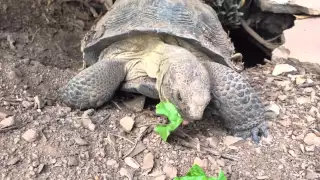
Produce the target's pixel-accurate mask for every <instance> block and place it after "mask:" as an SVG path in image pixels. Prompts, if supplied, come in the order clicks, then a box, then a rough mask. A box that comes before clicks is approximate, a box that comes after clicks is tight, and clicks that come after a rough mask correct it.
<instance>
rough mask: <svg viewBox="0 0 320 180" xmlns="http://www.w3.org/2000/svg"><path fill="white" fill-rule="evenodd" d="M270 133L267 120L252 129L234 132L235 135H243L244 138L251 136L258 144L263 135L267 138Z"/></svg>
mask: <svg viewBox="0 0 320 180" xmlns="http://www.w3.org/2000/svg"><path fill="white" fill-rule="evenodd" d="M268 134H269V132H268V126H267V124H266V123H265V122H263V123H261V124H260V125H258V126H256V127H254V128H252V129H249V130H245V131H240V132H234V133H233V135H234V136H237V137H242V138H243V139H247V138H248V137H250V136H251V139H252V141H253V142H255V143H256V144H258V143H259V142H260V140H261V137H262V136H263V137H265V138H267V137H268Z"/></svg>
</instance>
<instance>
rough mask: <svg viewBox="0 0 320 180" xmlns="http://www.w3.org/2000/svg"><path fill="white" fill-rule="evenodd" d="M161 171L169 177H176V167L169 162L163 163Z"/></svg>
mask: <svg viewBox="0 0 320 180" xmlns="http://www.w3.org/2000/svg"><path fill="white" fill-rule="evenodd" d="M162 171H163V172H164V173H165V174H166V176H167V177H169V178H170V179H173V178H175V177H177V174H178V170H177V168H175V167H174V166H172V165H170V164H165V165H164V167H163V170H162Z"/></svg>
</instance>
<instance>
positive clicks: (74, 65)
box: [0, 0, 320, 180]
mask: <svg viewBox="0 0 320 180" xmlns="http://www.w3.org/2000/svg"><path fill="white" fill-rule="evenodd" d="M52 2H55V1H52ZM0 12H1V13H0V22H1V25H0V83H1V86H0V122H2V123H4V121H8V118H9V119H10V118H12V117H13V119H14V121H15V123H14V125H12V126H9V127H7V128H2V129H0V179H3V180H9V179H14V180H20V179H21V180H22V179H24V180H25V179H47V180H49V179H57V180H58V179H81V180H82V179H83V180H88V179H126V178H125V177H121V174H123V172H125V171H127V172H128V173H129V174H130V175H131V176H133V179H139V180H144V179H155V178H158V179H163V177H161V176H160V175H161V174H163V171H165V172H167V173H168V174H172V175H173V176H174V175H175V171H177V175H179V176H181V175H184V174H185V173H186V172H187V171H188V169H189V168H190V167H191V166H192V164H193V162H194V161H195V159H196V158H200V160H197V161H200V164H202V166H203V167H204V168H205V170H206V173H207V174H208V175H214V176H215V175H217V172H218V171H219V169H220V168H221V169H222V170H223V171H224V172H225V173H226V174H227V177H228V179H234V180H240V179H277V180H279V179H285V180H288V179H294V180H302V179H319V178H320V174H319V173H320V148H319V144H320V142H319V141H320V140H319V139H320V137H319V134H320V133H319V131H320V127H319V126H320V123H319V121H320V114H319V108H320V103H319V97H320V93H319V92H320V91H319V90H320V87H319V82H320V81H319V74H314V73H313V71H312V72H311V71H310V70H309V69H308V68H306V67H305V68H303V67H302V66H301V65H300V64H299V63H298V64H297V63H294V62H287V63H290V64H291V65H293V66H295V67H296V68H297V69H298V71H297V72H295V74H299V75H301V77H299V78H297V79H298V80H296V81H294V80H292V78H293V77H292V76H291V75H288V74H285V75H279V76H272V75H271V72H272V70H273V69H274V66H275V64H270V63H267V64H266V65H264V66H257V67H255V68H251V69H247V70H246V71H245V72H243V74H244V75H245V76H246V77H250V78H248V80H249V82H250V83H251V84H252V86H253V87H254V88H255V89H256V90H257V91H258V92H259V94H260V96H261V98H262V100H263V102H264V104H265V105H266V106H267V105H269V104H271V103H274V104H276V105H275V106H276V107H278V106H279V107H280V114H279V115H278V116H277V117H276V118H273V119H270V120H269V121H268V123H269V125H270V135H269V137H268V138H264V139H263V140H262V142H261V143H260V144H253V143H252V142H251V140H246V141H244V140H239V139H237V138H234V137H231V136H227V133H226V131H225V129H223V128H221V126H219V124H218V123H213V121H214V120H218V119H217V118H216V117H213V118H212V119H209V120H204V121H201V122H197V123H196V124H190V125H188V126H187V127H183V128H181V131H179V133H177V134H176V135H174V136H172V137H171V138H170V140H169V142H168V143H165V142H163V141H161V139H160V137H159V136H158V135H157V134H155V133H154V132H153V131H152V128H153V126H154V124H156V123H161V122H164V119H163V118H161V117H156V116H155V115H154V113H153V112H154V105H155V103H154V102H151V103H149V104H151V105H148V106H146V107H145V108H144V110H143V111H142V112H139V113H136V112H132V111H131V110H130V109H127V108H126V106H125V105H124V103H126V102H127V101H128V100H127V99H128V98H127V97H124V96H122V95H121V94H119V95H117V97H115V98H114V100H113V101H112V102H110V103H107V104H106V105H105V106H103V107H102V108H100V109H98V110H95V111H94V112H93V114H92V115H90V116H86V117H83V116H82V114H83V112H81V111H76V110H71V109H70V108H68V107H66V106H64V105H62V104H60V103H59V102H58V101H57V100H56V98H57V90H58V88H60V87H61V86H62V85H64V84H65V83H66V82H67V81H68V80H69V79H70V78H72V76H74V75H75V74H76V73H77V72H78V70H77V69H78V68H80V67H81V52H80V40H81V38H82V37H83V35H84V33H85V32H86V31H87V30H88V28H90V25H91V24H92V22H93V20H94V18H93V17H92V15H91V12H90V11H89V10H88V9H86V8H84V7H83V6H82V5H81V4H79V3H68V4H67V3H63V4H56V3H53V4H49V5H48V4H47V1H45V2H43V1H40V0H38V1H32V0H24V1H22V0H20V1H15V0H2V1H0ZM8 37H9V38H8ZM277 63H280V62H277ZM300 80H301V81H303V80H306V81H309V82H304V83H303V84H302V85H297V83H298V84H300ZM311 80H312V81H313V83H311V82H310V81H311ZM36 96H37V97H39V98H40V99H42V100H44V102H45V104H44V107H42V105H40V106H41V108H38V107H34V104H36V106H37V101H35V98H34V97H36ZM40 104H43V103H40ZM5 113H6V114H7V115H8V117H7V118H4V117H3V114H5ZM271 115H273V116H274V115H275V113H271V114H270V115H269V116H271ZM126 116H129V117H133V118H134V121H135V123H136V124H135V126H134V128H133V130H132V131H131V132H129V133H126V132H124V130H123V128H122V127H121V126H120V124H119V121H120V119H122V118H123V117H126ZM85 120H89V121H91V122H92V123H93V124H95V128H94V130H92V129H91V130H90V128H88V127H86V126H85V125H82V124H81V122H84V121H85ZM0 124H1V123H0ZM0 126H1V125H0ZM0 128H1V127H0ZM146 128H147V129H146ZM30 130H31V131H30ZM32 130H34V131H35V133H32ZM149 130H151V131H149ZM26 132H27V135H26V134H25V133H26ZM185 134H188V136H186V135H185ZM307 134H308V136H307V137H305V136H306V135H307ZM33 135H36V136H35V137H36V138H35V139H34V137H33ZM140 135H144V136H142V138H141V140H140V138H139V136H140ZM317 135H318V137H317ZM181 136H182V137H181ZM310 136H315V137H314V138H313V140H312V139H311V140H310ZM26 139H27V140H28V141H27V140H26ZM191 140H193V141H194V142H195V143H190V142H191ZM136 142H138V143H137V144H138V145H137V147H144V148H142V149H144V150H143V151H142V152H140V153H139V154H137V155H132V153H131V154H130V155H129V156H131V157H132V158H133V159H135V161H136V162H137V163H138V164H139V165H140V167H139V168H133V167H134V165H131V166H133V167H130V164H136V163H135V161H133V160H132V159H131V158H126V161H125V160H124V158H123V156H124V155H126V154H128V153H129V152H130V150H131V148H132V147H133V146H134V144H136ZM232 142H236V143H235V144H231V145H230V143H232ZM199 144H201V146H205V147H206V149H207V150H205V148H200V149H199V148H198V146H199ZM316 144H318V146H316ZM148 153H152V155H153V156H154V164H153V169H152V171H151V172H149V174H148V173H145V172H146V170H145V169H142V166H143V165H145V166H146V165H147V164H148V163H150V164H151V165H152V161H151V160H150V159H149V158H146V160H145V163H143V159H144V158H145V157H148V156H146V155H147V154H148ZM149 157H150V156H149ZM130 162H131V163H130ZM147 162H148V163H147ZM128 164H129V165H128ZM135 166H136V165H135ZM168 169H169V170H168ZM152 175H153V176H152ZM156 175H158V177H156ZM167 179H169V178H167Z"/></svg>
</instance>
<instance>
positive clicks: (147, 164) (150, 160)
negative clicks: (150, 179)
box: [142, 152, 154, 173]
mask: <svg viewBox="0 0 320 180" xmlns="http://www.w3.org/2000/svg"><path fill="white" fill-rule="evenodd" d="M153 165H154V156H153V154H152V153H151V152H149V153H148V154H146V155H145V156H144V158H143V164H142V169H144V170H147V171H148V173H149V172H150V171H151V170H152V168H153Z"/></svg>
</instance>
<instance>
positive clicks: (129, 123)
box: [120, 116, 134, 132]
mask: <svg viewBox="0 0 320 180" xmlns="http://www.w3.org/2000/svg"><path fill="white" fill-rule="evenodd" d="M120 125H121V127H122V128H123V129H124V130H125V131H126V132H130V131H131V130H132V128H133V125H134V120H133V118H132V117H129V116H126V117H124V118H122V119H120Z"/></svg>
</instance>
